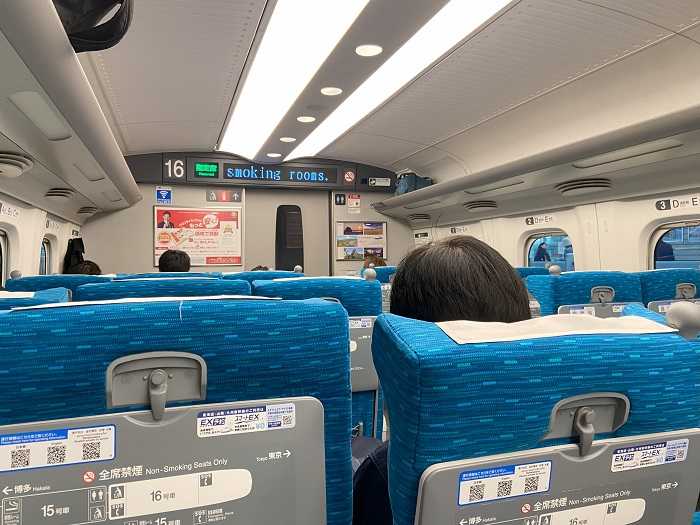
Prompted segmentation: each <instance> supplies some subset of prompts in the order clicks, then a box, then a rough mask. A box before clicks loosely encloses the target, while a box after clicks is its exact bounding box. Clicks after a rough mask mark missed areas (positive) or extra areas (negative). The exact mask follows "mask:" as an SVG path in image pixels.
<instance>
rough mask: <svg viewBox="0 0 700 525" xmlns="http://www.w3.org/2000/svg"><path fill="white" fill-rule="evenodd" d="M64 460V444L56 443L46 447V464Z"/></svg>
mask: <svg viewBox="0 0 700 525" xmlns="http://www.w3.org/2000/svg"><path fill="white" fill-rule="evenodd" d="M65 462H66V446H65V445H57V446H55V447H49V448H47V449H46V463H47V465H58V464H59V463H65Z"/></svg>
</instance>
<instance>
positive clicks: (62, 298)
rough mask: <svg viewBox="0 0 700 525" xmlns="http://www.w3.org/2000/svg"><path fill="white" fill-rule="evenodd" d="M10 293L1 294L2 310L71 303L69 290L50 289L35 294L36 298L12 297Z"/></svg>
mask: <svg viewBox="0 0 700 525" xmlns="http://www.w3.org/2000/svg"><path fill="white" fill-rule="evenodd" d="M13 293H16V292H10V293H8V294H7V295H2V294H0V310H11V309H12V308H20V307H23V306H37V305H40V304H48V303H67V302H68V301H70V291H69V290H68V289H67V288H49V289H48V290H39V291H38V292H34V297H12V294H13Z"/></svg>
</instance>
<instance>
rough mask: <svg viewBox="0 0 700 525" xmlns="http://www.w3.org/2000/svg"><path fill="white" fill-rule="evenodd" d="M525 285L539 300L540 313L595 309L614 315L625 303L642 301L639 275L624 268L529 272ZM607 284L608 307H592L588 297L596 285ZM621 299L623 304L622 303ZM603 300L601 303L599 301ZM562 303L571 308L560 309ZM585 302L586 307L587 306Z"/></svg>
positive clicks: (597, 312) (579, 311) (604, 313)
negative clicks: (610, 299)
mask: <svg viewBox="0 0 700 525" xmlns="http://www.w3.org/2000/svg"><path fill="white" fill-rule="evenodd" d="M525 285H526V286H527V289H528V290H529V291H530V293H532V295H534V296H535V298H536V299H537V301H538V302H539V303H540V308H541V314H542V315H543V316H546V315H553V314H556V313H587V314H591V315H593V312H595V314H596V315H598V316H599V317H603V316H617V317H619V314H620V312H621V311H622V308H623V306H624V304H626V303H641V301H642V287H641V284H640V282H639V277H637V276H636V275H632V274H627V273H623V272H571V273H564V274H562V275H531V276H529V277H528V278H527V279H526V280H525ZM601 287H607V288H611V289H612V291H613V292H614V298H613V300H612V301H608V302H607V303H605V304H608V305H609V307H608V308H607V310H606V309H605V308H603V309H601V308H600V307H595V305H594V302H593V301H591V296H592V294H594V289H595V288H601ZM623 303H624V304H623ZM601 304H602V303H601ZM562 306H570V307H575V308H574V309H571V310H570V309H568V308H567V309H565V310H566V311H562V310H560V308H561V307H562ZM586 306H588V308H586Z"/></svg>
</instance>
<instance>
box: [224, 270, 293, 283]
mask: <svg viewBox="0 0 700 525" xmlns="http://www.w3.org/2000/svg"><path fill="white" fill-rule="evenodd" d="M295 277H306V275H305V274H303V273H296V272H288V271H283V270H264V271H262V270H261V271H259V272H235V273H227V274H224V279H242V280H244V281H248V282H249V283H252V282H253V281H271V280H273V279H293V278H295Z"/></svg>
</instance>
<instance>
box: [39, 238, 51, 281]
mask: <svg viewBox="0 0 700 525" xmlns="http://www.w3.org/2000/svg"><path fill="white" fill-rule="evenodd" d="M39 250H40V251H39V275H49V274H50V272H51V240H50V239H48V238H47V237H44V238H43V239H42V240H41V247H40V248H39ZM41 250H44V267H43V270H44V273H41V271H42V267H41Z"/></svg>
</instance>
